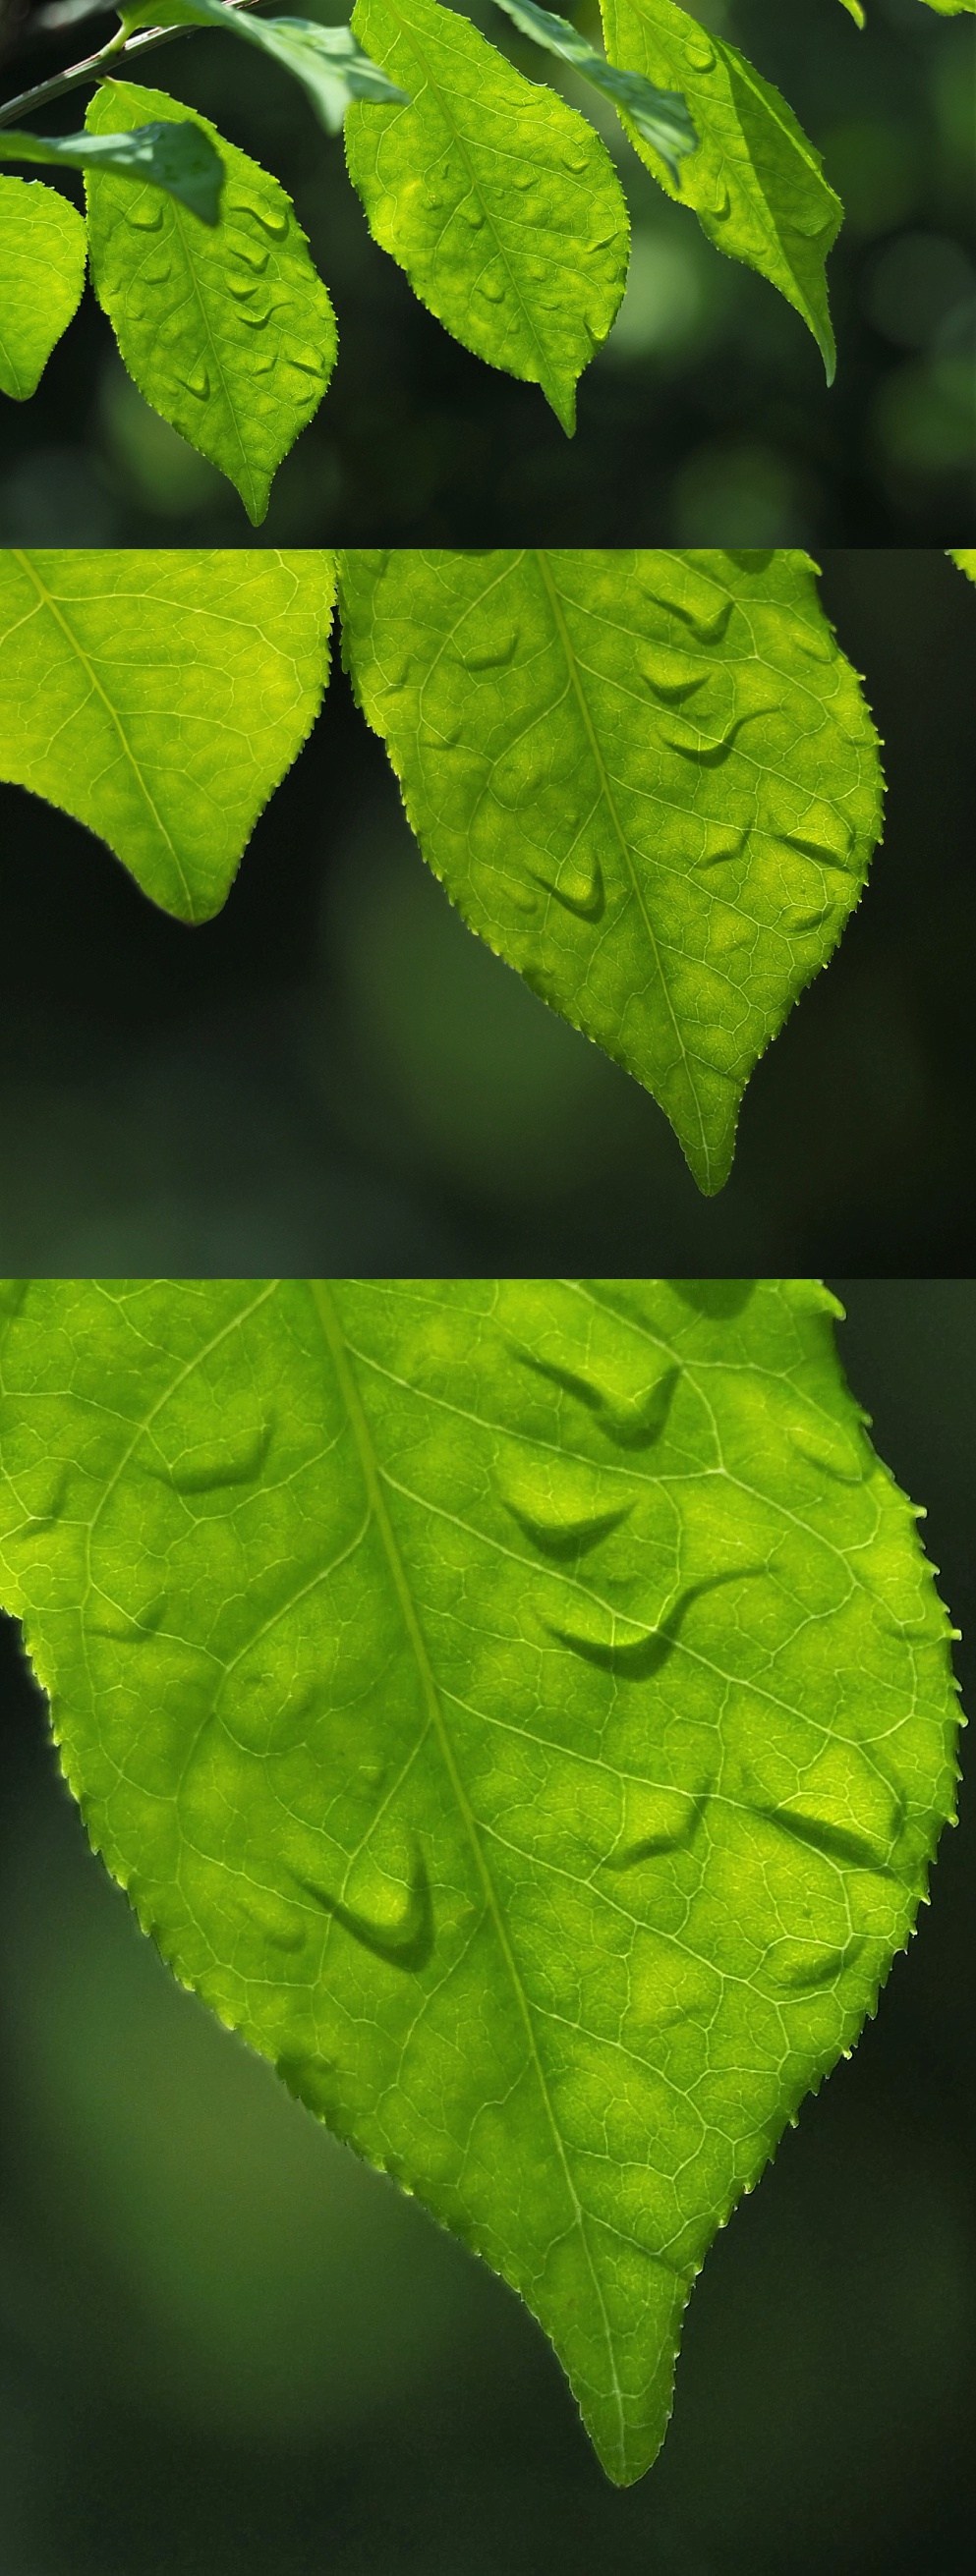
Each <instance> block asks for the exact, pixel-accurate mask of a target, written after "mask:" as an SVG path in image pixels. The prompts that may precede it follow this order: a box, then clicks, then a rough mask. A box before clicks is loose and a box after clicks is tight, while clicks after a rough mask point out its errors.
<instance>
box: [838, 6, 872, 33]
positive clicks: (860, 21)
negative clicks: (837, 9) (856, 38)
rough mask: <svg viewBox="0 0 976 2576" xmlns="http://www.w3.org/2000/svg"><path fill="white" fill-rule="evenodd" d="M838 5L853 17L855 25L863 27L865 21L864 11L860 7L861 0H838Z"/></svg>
mask: <svg viewBox="0 0 976 2576" xmlns="http://www.w3.org/2000/svg"><path fill="white" fill-rule="evenodd" d="M840 5H841V8H842V9H846V11H847V14H848V17H849V18H853V20H854V24H855V26H856V27H863V26H864V25H865V23H866V22H865V17H864V11H863V9H862V7H861V0H840Z"/></svg>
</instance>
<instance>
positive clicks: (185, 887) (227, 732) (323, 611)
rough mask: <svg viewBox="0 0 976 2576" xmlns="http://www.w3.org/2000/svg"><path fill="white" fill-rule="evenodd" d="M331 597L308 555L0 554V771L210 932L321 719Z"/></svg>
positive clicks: (69, 550)
mask: <svg viewBox="0 0 976 2576" xmlns="http://www.w3.org/2000/svg"><path fill="white" fill-rule="evenodd" d="M334 595H335V570H334V558H333V557H332V556H331V555H328V554H322V553H317V552H311V551H302V552H296V553H292V554H280V553H272V552H271V551H270V550H269V551H268V552H267V553H256V552H255V551H253V550H251V549H248V548H247V547H238V548H234V549H233V550H230V551H228V552H226V553H223V552H221V553H217V552H210V551H200V552H198V551H196V550H195V549H193V548H190V547H187V548H184V549H181V550H178V551H176V552H169V551H165V552H163V551H158V550H157V549H156V548H153V547H147V548H146V549H145V550H143V551H139V552H136V551H134V550H133V551H129V550H126V551H125V552H116V551H115V550H114V549H112V548H103V549H99V548H89V547H86V546H77V547H71V546H65V547H57V548H37V547H31V548H27V549H21V548H19V547H16V548H15V547H3V548H0V776H2V777H4V778H9V779H13V780H14V781H15V782H16V784H17V785H18V786H20V787H29V788H31V789H32V790H33V792H34V794H35V795H37V796H45V797H47V799H48V801H49V802H50V803H51V804H52V805H60V806H63V807H64V809H65V811H66V812H67V813H68V814H74V815H75V816H76V817H77V820H78V821H79V822H80V823H85V824H87V826H88V828H89V830H90V831H92V832H98V833H99V834H100V836H101V838H102V840H104V841H107V842H108V845H109V848H110V849H112V850H114V851H115V854H116V857H117V858H119V859H122V860H123V861H124V864H125V866H126V867H127V868H129V869H131V872H132V875H133V876H134V877H135V878H136V880H137V883H138V884H139V885H141V887H142V888H143V891H144V893H145V894H148V895H150V896H151V897H152V900H153V902H154V903H158V904H160V905H161V906H162V907H163V909H164V910H165V911H166V912H172V913H175V914H176V915H177V917H178V919H180V920H181V921H207V920H209V918H210V916H211V914H212V913H214V912H217V911H219V909H220V906H221V904H222V903H223V902H224V901H225V898H226V896H227V892H228V889H229V887H230V885H231V882H232V880H233V877H234V875H235V873H236V870H237V863H238V860H239V858H240V854H241V851H242V849H243V848H244V845H245V842H246V841H247V840H248V838H249V836H250V833H251V831H252V830H253V827H254V824H255V822H256V821H257V817H258V815H259V814H260V813H261V811H262V808H263V807H264V806H265V805H266V803H267V800H268V797H269V796H270V795H271V794H272V792H273V790H274V788H275V787H277V785H278V781H279V779H281V778H283V777H284V775H285V772H286V770H287V769H288V768H289V767H290V765H291V762H292V761H293V760H294V758H295V756H296V754H297V752H298V751H299V750H300V748H301V745H302V743H303V742H304V740H305V736H306V734H307V733H308V731H309V729H310V727H311V725H312V724H313V723H314V721H315V717H316V715H317V714H318V710H319V705H320V702H321V697H322V691H323V689H324V687H325V683H326V680H327V678H328V669H329V628H330V624H331V618H332V602H333V598H334Z"/></svg>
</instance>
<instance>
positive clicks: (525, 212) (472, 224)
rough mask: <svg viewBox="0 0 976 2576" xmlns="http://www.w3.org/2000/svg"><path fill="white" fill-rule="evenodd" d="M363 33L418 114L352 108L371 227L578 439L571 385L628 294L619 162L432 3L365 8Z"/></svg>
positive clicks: (376, 0)
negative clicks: (535, 386) (536, 389)
mask: <svg viewBox="0 0 976 2576" xmlns="http://www.w3.org/2000/svg"><path fill="white" fill-rule="evenodd" d="M353 27H354V29H355V32H356V34H357V36H358V37H359V38H360V40H361V42H362V43H363V44H364V45H365V46H366V48H367V51H368V52H369V53H370V54H371V55H373V56H374V57H375V59H376V61H377V62H381V63H382V64H383V66H384V69H385V70H387V71H388V72H389V73H390V74H391V76H392V78H393V79H394V80H396V81H397V82H398V83H399V85H400V86H401V87H402V88H403V89H405V90H407V91H409V93H410V98H411V102H412V103H411V105H410V106H409V107H399V108H398V107H389V108H368V109H367V108H363V107H352V108H350V110H349V113H348V115H347V117H346V124H345V144H346V160H347V163H348V167H349V174H350V177H351V179H352V181H353V184H354V186H355V187H356V188H357V189H358V191H359V194H360V196H361V198H362V201H363V204H364V206H365V209H366V214H367V217H368V220H369V226H370V231H371V232H372V233H373V235H374V237H375V239H376V240H377V241H378V242H379V243H380V244H381V246H382V248H383V249H384V250H387V251H389V252H390V253H391V256H392V257H393V258H394V259H395V260H397V261H398V262H399V264H400V267H401V268H403V269H405V270H406V273H407V276H408V277H409V280H410V284H411V286H412V287H413V289H414V293H415V294H416V295H418V296H419V297H420V300H421V302H422V303H423V304H426V305H428V306H429V308H430V311H431V312H432V313H435V314H436V315H437V319H438V321H439V322H443V323H444V324H445V326H446V328H447V329H448V330H449V331H451V332H453V334H454V338H455V339H456V340H460V341H461V342H462V343H463V345H464V347H465V348H466V349H473V351H474V353H475V356H476V357H479V358H486V359H488V360H489V362H490V364H491V365H492V366H495V367H504V368H506V369H507V371H508V373H509V375H513V376H521V377H523V378H526V379H527V380H528V382H529V383H530V384H538V385H541V387H542V390H543V393H544V394H545V396H546V400H547V402H549V403H551V405H552V408H553V411H554V412H555V414H556V417H557V420H559V421H561V423H562V426H563V428H564V429H565V430H567V431H568V432H570V433H571V432H572V429H573V425H574V420H575V405H576V382H577V378H578V377H579V375H580V374H581V373H582V370H583V368H584V367H585V366H586V365H587V364H588V362H589V360H590V358H591V357H592V355H593V351H594V349H595V348H598V347H599V345H600V342H601V341H602V340H604V339H605V338H606V335H607V332H608V331H609V328H610V324H611V322H612V321H613V318H614V315H615V313H616V311H617V307H618V305H619V303H620V299H621V296H622V294H623V291H624V285H625V282H626V274H627V256H628V243H629V228H628V222H627V209H626V205H625V203H624V198H623V194H622V191H621V188H620V183H619V180H618V178H617V175H616V172H615V170H614V167H613V163H612V161H611V160H610V157H609V154H608V153H607V152H606V151H605V149H604V146H603V144H602V143H601V141H600V138H599V136H598V135H597V134H595V133H594V131H593V128H592V126H590V125H588V124H587V122H586V118H585V117H583V116H578V115H577V113H576V110H575V108H572V107H568V106H567V104H566V101H565V99H562V98H559V97H557V95H556V93H555V91H554V90H551V89H548V88H545V87H539V86H537V84H536V83H535V82H534V81H527V80H524V79H523V77H522V74H521V72H517V71H516V70H515V69H514V67H513V65H512V64H511V63H508V62H506V61H505V60H504V57H503V56H502V55H501V54H500V53H499V52H498V50H497V48H496V47H495V46H494V45H489V44H488V43H487V41H486V39H485V37H484V36H481V35H479V34H478V32H477V29H476V28H474V27H472V26H471V24H470V22H469V21H468V19H467V18H464V17H461V16H460V15H458V14H457V13H456V12H455V11H454V10H451V9H443V8H441V7H440V6H439V5H438V0H359V6H358V7H357V9H356V11H355V14H354V17H353Z"/></svg>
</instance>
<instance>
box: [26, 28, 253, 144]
mask: <svg viewBox="0 0 976 2576" xmlns="http://www.w3.org/2000/svg"><path fill="white" fill-rule="evenodd" d="M257 5H258V0H228V6H229V7H230V8H232V9H255V8H256V7H257ZM200 32H201V30H200V29H198V28H196V27H146V28H144V29H143V30H142V31H141V33H140V34H139V35H137V36H129V37H128V38H127V39H126V38H125V37H124V36H123V34H122V30H121V28H120V29H119V33H118V35H117V36H112V37H111V38H110V40H109V43H108V44H107V45H103V46H102V48H101V51H100V53H97V54H89V55H88V56H87V57H86V59H85V61H84V62H83V63H73V64H72V66H71V69H70V71H66V72H56V73H55V74H54V76H53V78H52V79H51V80H46V81H39V82H38V84H37V87H36V89H25V90H21V93H20V97H19V98H8V99H6V100H5V101H4V104H3V106H2V107H0V126H2V125H20V124H21V123H22V121H23V118H24V117H25V116H33V115H34V113H35V111H36V109H37V108H39V107H48V106H49V105H50V104H51V101H52V100H53V99H56V98H64V97H66V95H67V92H68V91H69V90H72V89H83V88H84V86H85V83H86V82H87V81H98V80H100V78H101V66H102V64H103V63H111V62H124V61H125V60H126V59H127V57H128V56H129V55H130V54H135V53H138V52H142V53H148V52H150V50H151V49H152V47H153V46H154V45H169V44H172V41H173V38H174V36H195V35H198V34H199V33H200ZM203 32H204V33H205V32H206V30H204V31H203Z"/></svg>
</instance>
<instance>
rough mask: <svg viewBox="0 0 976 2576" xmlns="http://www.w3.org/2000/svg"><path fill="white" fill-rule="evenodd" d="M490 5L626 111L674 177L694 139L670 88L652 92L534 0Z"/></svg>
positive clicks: (686, 116)
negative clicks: (570, 65)
mask: <svg viewBox="0 0 976 2576" xmlns="http://www.w3.org/2000/svg"><path fill="white" fill-rule="evenodd" d="M495 6H496V8H498V9H503V10H504V12H505V15H506V17H507V18H511V20H512V22H513V24H514V25H515V26H516V27H518V28H519V29H520V31H521V33H522V34H523V35H524V36H531V38H532V41H533V44H536V45H544V46H545V48H546V51H547V53H550V54H556V55H558V57H559V59H560V60H561V61H562V62H564V63H571V64H572V67H573V70H574V71H575V72H578V73H579V74H580V76H581V78H582V79H583V80H587V81H589V82H590V83H591V85H592V87H593V88H594V89H599V90H602V91H603V93H604V96H605V97H607V98H612V100H613V103H614V106H615V107H625V108H626V109H627V113H628V115H629V116H630V117H631V118H632V119H633V122H634V124H635V125H636V127H637V129H638V132H639V133H641V134H643V136H644V137H645V140H646V141H647V142H648V143H653V144H654V145H655V146H656V148H657V150H658V152H659V153H660V155H661V158H662V160H663V161H666V162H667V165H668V168H669V170H670V172H671V175H672V178H675V179H676V178H677V176H678V163H679V161H680V160H681V159H682V158H683V156H684V154H685V153H686V152H694V151H695V149H696V145H697V140H698V138H697V135H696V133H695V129H694V126H693V124H692V122H691V118H690V116H689V114H688V110H687V108H686V106H685V102H684V99H683V98H679V97H678V96H677V94H676V92H675V91H674V90H664V89H654V88H653V87H652V84H651V82H650V81H647V80H643V79H642V78H641V74H640V72H622V71H620V70H618V67H617V65H616V64H615V63H608V61H607V58H606V55H605V54H598V53H597V51H596V49H595V47H594V46H593V45H588V44H587V42H586V38H585V36H581V35H580V33H579V30H578V28H576V27H571V26H570V23H569V20H568V18H558V17H555V16H554V14H553V12H552V10H551V9H539V8H537V7H536V0H495Z"/></svg>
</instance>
